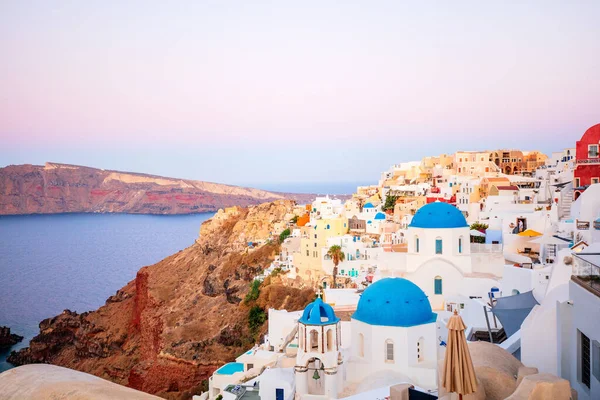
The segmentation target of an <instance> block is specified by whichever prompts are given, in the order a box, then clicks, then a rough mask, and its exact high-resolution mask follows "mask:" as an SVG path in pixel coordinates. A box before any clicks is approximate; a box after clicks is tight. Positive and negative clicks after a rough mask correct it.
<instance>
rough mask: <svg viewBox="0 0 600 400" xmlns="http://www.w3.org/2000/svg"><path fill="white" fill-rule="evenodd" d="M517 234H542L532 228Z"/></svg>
mask: <svg viewBox="0 0 600 400" xmlns="http://www.w3.org/2000/svg"><path fill="white" fill-rule="evenodd" d="M517 235H519V236H527V237H536V236H542V234H541V233H539V232H538V231H534V230H533V229H527V230H526V231H523V232H521V233H517Z"/></svg>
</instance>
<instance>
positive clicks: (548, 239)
mask: <svg viewBox="0 0 600 400" xmlns="http://www.w3.org/2000/svg"><path fill="white" fill-rule="evenodd" d="M529 243H537V244H554V245H557V246H558V245H561V244H564V245H565V246H566V245H568V244H569V242H568V241H564V240H562V239H559V238H557V237H555V236H547V235H544V236H542V237H539V238H537V239H533V240H530V241H529Z"/></svg>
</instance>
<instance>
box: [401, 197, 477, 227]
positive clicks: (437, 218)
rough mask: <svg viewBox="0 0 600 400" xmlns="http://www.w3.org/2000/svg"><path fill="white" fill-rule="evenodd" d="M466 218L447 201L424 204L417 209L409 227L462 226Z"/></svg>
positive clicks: (464, 224)
mask: <svg viewBox="0 0 600 400" xmlns="http://www.w3.org/2000/svg"><path fill="white" fill-rule="evenodd" d="M467 226H469V225H467V220H466V219H465V217H464V216H463V215H462V213H461V212H460V210H459V209H458V208H456V207H454V206H452V205H450V204H448V203H442V202H439V201H437V202H435V203H429V204H425V205H424V206H423V207H421V208H419V209H418V210H417V213H416V214H415V216H414V217H413V218H412V221H411V223H410V225H409V226H408V227H409V228H464V227H467Z"/></svg>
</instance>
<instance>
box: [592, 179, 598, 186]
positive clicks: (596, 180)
mask: <svg viewBox="0 0 600 400" xmlns="http://www.w3.org/2000/svg"><path fill="white" fill-rule="evenodd" d="M598 182H600V179H598V178H592V185H593V184H594V183H598Z"/></svg>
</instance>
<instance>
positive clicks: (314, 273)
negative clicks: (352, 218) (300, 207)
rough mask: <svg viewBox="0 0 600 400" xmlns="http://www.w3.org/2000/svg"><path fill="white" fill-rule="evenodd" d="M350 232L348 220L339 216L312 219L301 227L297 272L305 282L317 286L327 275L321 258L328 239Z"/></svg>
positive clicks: (295, 260)
mask: <svg viewBox="0 0 600 400" xmlns="http://www.w3.org/2000/svg"><path fill="white" fill-rule="evenodd" d="M347 232H348V220H347V219H346V218H342V217H337V218H330V219H316V220H312V221H311V223H310V224H307V225H306V226H303V227H302V228H301V239H300V254H299V255H298V257H296V258H295V259H294V265H295V266H296V268H297V270H296V273H297V275H298V276H299V277H301V278H302V279H303V280H304V281H305V282H310V285H311V286H313V287H317V286H319V285H320V284H321V280H322V279H323V278H325V277H326V274H325V271H324V270H323V266H322V263H321V260H322V259H323V257H322V254H321V251H322V249H323V248H325V247H326V246H327V239H328V238H330V237H333V236H341V235H344V234H346V233H347Z"/></svg>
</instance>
